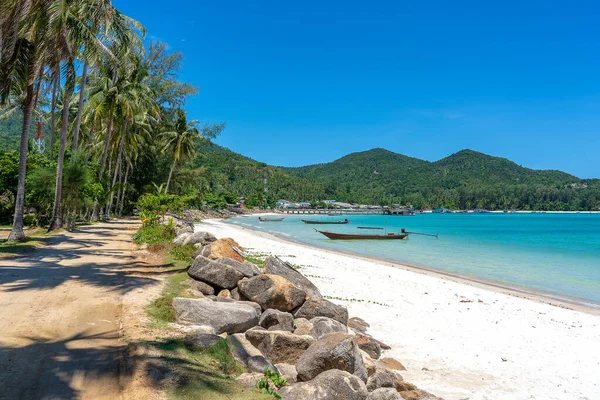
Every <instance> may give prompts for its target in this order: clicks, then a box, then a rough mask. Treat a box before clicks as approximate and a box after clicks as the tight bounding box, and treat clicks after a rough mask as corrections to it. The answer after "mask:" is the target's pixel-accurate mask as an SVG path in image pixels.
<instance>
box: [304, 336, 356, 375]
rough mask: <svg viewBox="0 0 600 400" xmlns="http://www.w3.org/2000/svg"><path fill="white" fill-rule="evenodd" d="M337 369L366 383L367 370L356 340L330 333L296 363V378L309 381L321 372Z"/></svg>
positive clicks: (314, 344)
mask: <svg viewBox="0 0 600 400" xmlns="http://www.w3.org/2000/svg"><path fill="white" fill-rule="evenodd" d="M330 369H339V370H342V371H347V372H349V373H351V374H353V375H356V376H357V377H358V378H359V379H361V380H362V381H364V382H366V381H367V370H366V368H365V366H364V364H363V359H362V355H361V353H360V350H359V348H358V345H357V344H356V340H355V339H354V338H353V337H352V336H351V335H347V334H344V333H330V334H329V335H326V336H323V337H322V338H320V339H318V340H317V341H316V342H314V343H313V344H312V345H311V346H310V347H309V348H308V349H307V350H306V351H305V352H304V354H302V356H301V357H300V359H298V362H297V363H296V370H297V371H298V377H299V379H300V380H302V381H309V380H311V379H313V378H314V377H315V376H317V375H319V374H320V373H321V372H324V371H328V370H330Z"/></svg>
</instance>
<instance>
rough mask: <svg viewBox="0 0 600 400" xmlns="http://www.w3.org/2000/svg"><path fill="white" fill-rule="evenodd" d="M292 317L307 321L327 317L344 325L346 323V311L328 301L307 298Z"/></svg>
mask: <svg viewBox="0 0 600 400" xmlns="http://www.w3.org/2000/svg"><path fill="white" fill-rule="evenodd" d="M294 317H296V318H306V319H308V320H310V319H313V318H314V317H328V318H331V319H335V320H336V321H338V322H341V323H342V324H344V325H346V323H347V322H348V309H347V308H346V307H343V306H338V305H337V304H333V303H332V302H330V301H329V300H325V299H314V298H309V299H307V300H306V301H305V302H304V304H303V305H302V307H300V308H299V309H298V310H297V311H296V312H295V313H294Z"/></svg>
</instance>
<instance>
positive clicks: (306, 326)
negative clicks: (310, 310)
mask: <svg viewBox="0 0 600 400" xmlns="http://www.w3.org/2000/svg"><path fill="white" fill-rule="evenodd" d="M312 328H313V324H312V323H311V322H310V321H309V320H307V319H306V318H296V319H294V333H295V334H296V335H309V334H310V331H311V330H312Z"/></svg>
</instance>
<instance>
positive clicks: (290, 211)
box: [279, 208, 413, 216]
mask: <svg viewBox="0 0 600 400" xmlns="http://www.w3.org/2000/svg"><path fill="white" fill-rule="evenodd" d="M279 211H280V212H282V213H284V214H316V215H398V216H409V215H413V214H411V213H410V212H409V211H408V210H406V209H383V210H382V209H372V210H369V209H362V208H343V209H330V210H327V209H313V208H284V209H281V210H279Z"/></svg>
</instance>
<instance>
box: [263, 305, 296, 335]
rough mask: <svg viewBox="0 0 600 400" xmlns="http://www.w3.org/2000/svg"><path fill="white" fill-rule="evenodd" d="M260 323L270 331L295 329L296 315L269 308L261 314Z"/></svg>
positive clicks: (290, 330)
mask: <svg viewBox="0 0 600 400" xmlns="http://www.w3.org/2000/svg"><path fill="white" fill-rule="evenodd" d="M258 324H259V325H260V326H262V327H263V328H265V329H268V330H270V331H289V332H292V331H293V330H294V316H293V315H292V314H290V313H288V312H285V311H279V310H274V309H272V308H269V309H268V310H266V311H265V312H264V313H262V315H261V316H260V319H259V320H258Z"/></svg>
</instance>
